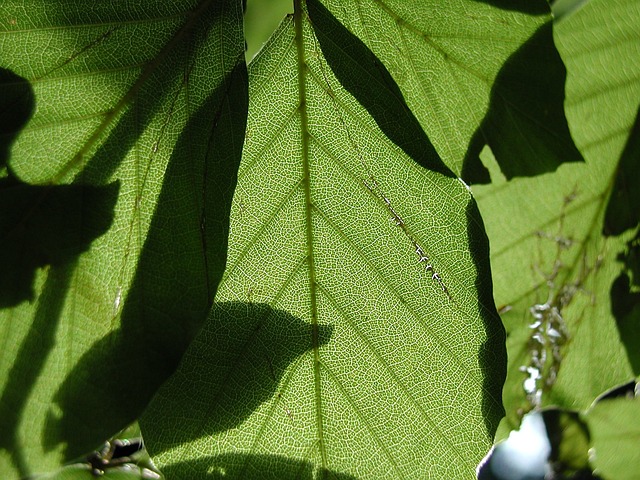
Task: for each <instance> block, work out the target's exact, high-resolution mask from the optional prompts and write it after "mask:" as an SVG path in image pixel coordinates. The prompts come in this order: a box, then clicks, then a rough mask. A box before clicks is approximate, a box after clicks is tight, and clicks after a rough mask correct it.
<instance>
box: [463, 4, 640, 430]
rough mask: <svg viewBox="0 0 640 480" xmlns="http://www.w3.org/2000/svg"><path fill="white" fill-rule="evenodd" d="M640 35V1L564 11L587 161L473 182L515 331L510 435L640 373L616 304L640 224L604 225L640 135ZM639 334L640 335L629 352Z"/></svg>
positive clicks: (563, 49) (507, 396)
mask: <svg viewBox="0 0 640 480" xmlns="http://www.w3.org/2000/svg"><path fill="white" fill-rule="evenodd" d="M639 31H640V10H638V8H637V2H634V1H626V0H616V1H611V2H605V1H601V0H592V1H591V2H589V3H588V4H586V5H585V6H584V7H583V8H581V9H579V10H576V11H575V13H573V14H572V15H569V16H567V17H564V19H563V20H562V21H561V22H559V23H558V24H557V27H556V29H555V35H556V42H557V44H558V48H559V51H560V54H561V55H562V57H563V59H564V61H565V63H566V65H567V72H568V74H567V87H566V90H567V99H566V110H567V119H568V122H569V127H570V129H571V133H572V135H573V136H574V139H575V140H576V145H577V146H578V148H579V149H580V151H581V152H582V154H583V156H584V158H585V160H586V162H587V163H586V165H582V164H573V165H563V166H562V167H561V168H559V169H558V171H557V172H555V173H553V174H547V175H542V176H539V177H536V178H532V179H516V180H514V181H511V182H505V181H504V180H500V179H499V178H498V176H497V175H496V176H495V178H494V179H493V180H494V184H493V185H492V186H490V187H486V188H482V187H477V188H474V193H475V194H476V198H477V199H478V203H479V206H480V209H481V211H482V214H483V218H484V219H485V221H486V225H487V232H488V234H489V238H491V239H492V249H491V251H492V255H491V263H492V270H493V272H494V274H495V276H494V282H495V289H494V294H495V298H496V303H497V304H498V305H501V306H502V311H504V312H505V313H504V315H503V321H504V322H505V326H506V328H507V331H508V334H509V340H508V343H507V348H508V351H509V369H508V374H507V381H506V384H505V389H504V403H505V408H506V409H507V425H506V426H505V429H506V431H505V430H502V433H501V434H505V433H506V432H507V431H508V429H511V428H514V427H515V426H517V425H518V423H519V419H520V417H521V415H522V414H523V413H525V412H526V411H527V410H529V409H531V408H532V407H536V406H552V405H557V406H560V407H563V408H566V409H571V410H584V409H586V408H588V407H589V406H590V405H591V403H592V402H593V400H594V399H595V398H596V397H597V396H598V395H600V394H601V393H602V392H604V391H606V390H608V389H610V388H611V387H613V386H615V385H618V384H621V383H624V382H626V381H628V380H630V379H631V378H632V377H633V375H634V372H635V373H637V370H636V369H634V368H633V363H632V362H633V358H629V356H628V355H627V354H626V351H625V348H624V345H623V343H622V342H621V338H620V332H619V330H618V325H617V320H618V319H617V318H616V317H617V314H616V312H615V310H614V305H615V302H617V301H618V299H619V297H618V293H617V291H618V289H617V288H614V280H615V279H616V278H618V277H619V276H620V275H621V274H623V273H625V272H627V271H628V267H626V266H625V265H624V263H623V262H622V261H620V260H621V259H622V258H624V256H625V255H627V254H628V253H629V252H631V251H633V248H631V247H630V245H631V244H629V245H628V244H627V242H631V240H632V239H633V237H634V236H635V232H634V231H633V230H629V231H627V232H625V233H624V234H623V235H621V236H619V237H609V236H604V235H603V233H602V232H603V227H604V222H605V212H606V207H607V204H608V202H609V198H610V197H611V195H612V191H613V189H614V186H615V178H616V173H617V169H618V168H619V167H618V166H619V165H620V164H621V162H622V160H621V154H622V152H623V151H624V148H625V145H627V144H628V142H635V141H636V140H634V139H633V138H632V139H631V140H630V139H629V136H630V135H635V134H632V133H631V132H632V130H633V125H634V121H635V118H636V113H637V111H638V103H639V99H640V56H639V55H638V51H639V49H640V35H638V32H639ZM486 153H487V155H486V156H485V160H487V161H488V162H491V159H490V152H486ZM493 170H494V171H495V170H496V169H495V168H494V169H493ZM627 290H628V289H627ZM538 320H540V323H538ZM635 331H636V332H637V329H636V330H635ZM638 341H639V339H638V337H637V335H636V338H635V339H633V340H631V339H630V343H629V345H630V348H629V351H630V352H631V351H632V350H637V345H638ZM631 345H635V349H633V348H632V347H631ZM543 355H544V357H543ZM587 366H588V367H587ZM527 369H529V370H527ZM525 388H526V389H528V390H529V395H526V392H525Z"/></svg>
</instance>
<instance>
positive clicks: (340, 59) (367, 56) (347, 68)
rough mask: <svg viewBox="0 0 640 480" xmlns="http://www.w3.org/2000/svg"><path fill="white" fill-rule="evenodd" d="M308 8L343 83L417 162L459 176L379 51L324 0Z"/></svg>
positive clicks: (312, 1) (322, 45)
mask: <svg viewBox="0 0 640 480" xmlns="http://www.w3.org/2000/svg"><path fill="white" fill-rule="evenodd" d="M307 8H308V10H309V17H310V20H311V24H312V26H313V29H314V31H315V34H316V37H317V39H318V43H319V44H320V48H321V50H322V53H323V54H324V57H325V58H326V60H327V63H328V64H329V66H330V67H331V70H332V71H333V73H334V74H335V76H336V78H337V79H338V81H339V82H340V84H341V85H342V86H343V87H344V88H345V89H346V90H347V91H348V92H349V93H351V95H353V96H354V97H355V98H356V100H358V102H359V103H360V104H361V105H362V106H363V107H364V108H365V109H366V110H367V112H369V114H370V115H371V116H372V117H373V119H374V120H375V121H376V123H377V124H378V126H379V127H380V129H381V130H382V132H383V133H384V134H385V135H386V136H387V137H388V138H389V139H390V140H391V141H392V142H394V143H395V144H396V145H397V146H398V147H400V148H401V149H402V150H403V151H404V152H405V153H406V154H407V155H408V156H409V157H411V158H412V159H413V160H414V161H415V162H417V163H418V164H419V165H421V166H422V167H424V168H426V169H428V170H432V171H434V172H438V173H440V174H442V175H445V176H447V177H453V176H454V175H453V172H452V171H451V170H450V169H449V168H448V167H447V166H446V165H445V164H444V163H443V162H442V160H441V159H440V156H439V155H438V153H437V152H436V150H435V148H434V146H433V144H432V143H431V140H429V138H428V137H427V134H426V133H425V132H424V130H423V129H422V126H421V125H420V123H419V122H418V120H417V119H416V117H415V116H414V115H413V113H412V112H411V109H410V108H409V107H408V106H407V104H406V102H405V100H404V97H403V95H402V92H400V88H399V87H398V85H397V84H396V82H395V81H394V80H393V77H392V76H391V74H390V73H389V71H388V70H387V69H386V68H385V66H384V65H383V64H382V63H381V62H380V60H378V58H377V57H376V56H375V54H374V53H373V52H372V51H371V50H369V48H368V47H367V46H366V45H365V44H364V43H363V42H362V40H360V39H359V38H358V37H357V36H355V35H354V34H353V33H351V32H350V31H349V30H347V29H346V28H345V27H344V26H343V25H342V24H341V23H340V22H339V21H338V20H337V19H336V18H335V17H334V16H333V15H332V14H331V12H329V10H327V8H326V7H325V6H324V5H322V3H320V2H319V1H318V0H309V1H308V2H307Z"/></svg>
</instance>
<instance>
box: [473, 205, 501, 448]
mask: <svg viewBox="0 0 640 480" xmlns="http://www.w3.org/2000/svg"><path fill="white" fill-rule="evenodd" d="M466 217H467V232H468V235H469V247H470V252H471V257H472V259H473V263H474V265H475V267H476V271H477V272H478V273H477V275H476V279H475V285H476V289H477V292H478V310H479V311H480V312H481V315H482V321H483V322H484V327H485V332H486V335H487V340H486V341H485V342H484V344H483V346H482V348H481V349H480V351H479V353H478V364H479V365H480V368H481V369H482V373H483V382H482V387H483V391H484V395H483V396H482V413H483V415H482V416H483V419H484V423H485V427H486V429H487V432H488V433H489V434H490V435H491V436H492V437H493V436H494V435H495V433H496V430H497V428H498V424H499V423H500V420H501V419H502V417H504V415H505V410H504V407H503V405H502V387H503V385H504V382H505V379H506V376H507V350H506V343H505V342H506V334H505V330H504V326H503V324H502V321H501V320H500V317H499V315H498V312H497V310H496V307H495V302H494V299H493V282H492V279H491V278H492V277H491V265H490V263H489V240H488V238H487V235H486V233H485V229H484V224H483V221H482V217H481V216H480V211H479V210H478V206H477V204H476V203H475V200H473V199H472V200H471V201H470V202H469V204H468V206H467V211H466Z"/></svg>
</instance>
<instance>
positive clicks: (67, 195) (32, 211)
mask: <svg viewBox="0 0 640 480" xmlns="http://www.w3.org/2000/svg"><path fill="white" fill-rule="evenodd" d="M0 89H1V90H2V93H3V95H2V97H0V113H1V114H0V171H1V170H2V169H3V168H4V167H5V166H6V163H7V162H8V160H9V158H10V151H11V145H12V144H13V142H14V141H15V139H16V138H17V137H18V135H19V133H20V131H21V130H22V129H23V128H24V127H25V126H26V125H27V123H28V122H29V120H30V118H31V115H32V114H33V111H34V110H35V97H34V93H33V89H32V87H31V84H30V83H29V82H28V81H27V80H26V79H24V78H22V77H20V76H19V75H16V74H15V73H13V72H12V71H10V70H7V69H4V68H0ZM5 173H6V176H5V177H4V178H0V204H1V205H3V209H2V212H1V214H0V264H1V265H2V275H0V309H3V308H11V307H15V306H17V305H19V304H20V303H22V302H24V301H27V300H29V301H31V300H33V298H34V292H33V285H32V284H33V280H34V277H35V272H36V270H37V269H38V268H40V267H44V266H45V265H55V266H61V265H63V264H66V263H68V262H71V261H73V259H74V258H75V257H77V256H78V255H79V254H80V253H82V252H84V251H86V250H88V248H89V245H90V244H91V242H92V241H93V240H95V239H96V238H97V237H99V236H101V235H102V234H104V233H105V232H106V231H107V230H108V229H109V227H110V225H111V222H112V220H113V207H114V205H115V202H116V199H117V197H118V190H119V185H118V183H117V182H114V183H111V184H109V185H106V186H98V187H91V186H86V187H85V186H81V185H65V186H56V187H53V186H34V185H28V184H26V183H23V182H21V181H19V180H18V179H16V178H15V177H14V176H13V175H12V173H11V171H9V170H7V171H6V172H5ZM45 199H46V202H45V201H44V200H45ZM94 212H95V213H96V215H93V213H94Z"/></svg>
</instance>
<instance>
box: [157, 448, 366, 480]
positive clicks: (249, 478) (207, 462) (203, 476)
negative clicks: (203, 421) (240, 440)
mask: <svg viewBox="0 0 640 480" xmlns="http://www.w3.org/2000/svg"><path fill="white" fill-rule="evenodd" d="M162 473H163V474H164V475H165V477H166V478H168V479H171V480H173V479H177V480H180V479H185V480H216V479H224V478H243V479H246V480H268V479H273V480H313V479H315V478H323V479H326V480H355V477H353V476H351V475H347V474H345V473H338V472H334V471H331V470H326V469H325V470H322V469H318V468H316V466H315V465H313V464H312V463H310V462H305V461H304V460H296V459H292V458H287V457H284V456H281V455H250V454H227V455H216V456H211V457H202V458H199V459H198V460H193V461H187V462H179V463H173V464H171V465H167V466H166V467H165V468H163V469H162Z"/></svg>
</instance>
